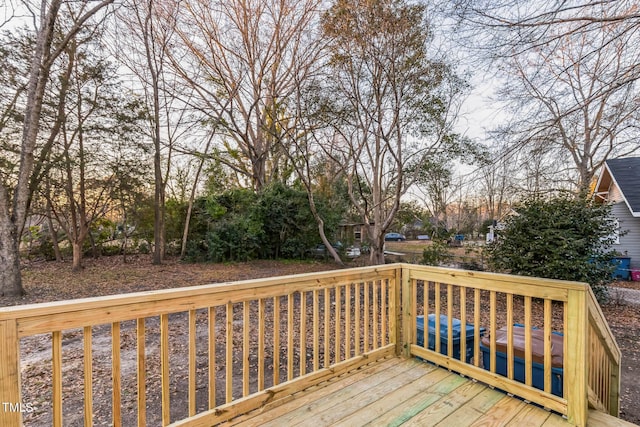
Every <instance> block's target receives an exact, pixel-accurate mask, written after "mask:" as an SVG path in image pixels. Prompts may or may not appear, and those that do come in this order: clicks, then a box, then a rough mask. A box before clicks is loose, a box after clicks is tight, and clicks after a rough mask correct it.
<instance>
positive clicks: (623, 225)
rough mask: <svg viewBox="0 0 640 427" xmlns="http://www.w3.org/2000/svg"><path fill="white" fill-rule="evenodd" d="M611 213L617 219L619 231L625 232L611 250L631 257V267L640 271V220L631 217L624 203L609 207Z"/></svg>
mask: <svg viewBox="0 0 640 427" xmlns="http://www.w3.org/2000/svg"><path fill="white" fill-rule="evenodd" d="M611 213H612V214H613V216H614V217H616V218H618V221H619V223H620V230H622V231H626V234H625V235H624V236H620V244H617V245H613V249H615V250H616V251H618V252H620V253H622V254H624V255H625V256H628V257H631V267H632V268H635V269H640V218H634V217H633V216H631V212H629V208H628V207H627V204H626V203H624V202H622V203H616V204H614V205H613V206H611Z"/></svg>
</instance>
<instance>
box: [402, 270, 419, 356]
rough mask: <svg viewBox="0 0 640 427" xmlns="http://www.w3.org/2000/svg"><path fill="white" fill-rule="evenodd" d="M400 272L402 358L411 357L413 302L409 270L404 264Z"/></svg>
mask: <svg viewBox="0 0 640 427" xmlns="http://www.w3.org/2000/svg"><path fill="white" fill-rule="evenodd" d="M399 270H400V283H401V285H400V287H401V294H402V308H401V310H402V321H401V322H400V328H401V329H402V331H401V332H402V333H401V334H399V337H401V339H402V341H401V343H402V345H401V353H400V354H401V355H402V356H403V357H411V343H412V342H413V335H414V331H413V330H412V328H411V325H412V324H413V322H412V321H411V318H412V316H414V315H415V313H413V312H412V311H413V301H412V296H413V292H411V279H410V274H409V268H407V266H406V265H405V264H403V265H402V268H401V269H399Z"/></svg>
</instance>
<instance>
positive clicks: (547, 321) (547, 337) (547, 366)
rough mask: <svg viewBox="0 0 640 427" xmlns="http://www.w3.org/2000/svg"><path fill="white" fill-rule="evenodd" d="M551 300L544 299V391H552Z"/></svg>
mask: <svg viewBox="0 0 640 427" xmlns="http://www.w3.org/2000/svg"><path fill="white" fill-rule="evenodd" d="M551 326H552V324H551V300H550V299H545V300H544V391H545V392H547V393H551V364H552V363H553V361H552V357H551Z"/></svg>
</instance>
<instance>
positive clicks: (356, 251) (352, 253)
mask: <svg viewBox="0 0 640 427" xmlns="http://www.w3.org/2000/svg"><path fill="white" fill-rule="evenodd" d="M345 255H346V256H347V258H358V257H359V256H360V255H361V252H360V248H358V247H356V246H349V247H348V248H347V251H346V252H345Z"/></svg>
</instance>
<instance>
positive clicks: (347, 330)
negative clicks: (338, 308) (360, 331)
mask: <svg viewBox="0 0 640 427" xmlns="http://www.w3.org/2000/svg"><path fill="white" fill-rule="evenodd" d="M344 292H345V294H344V311H345V314H344V340H345V348H344V359H345V360H348V359H350V358H351V285H347V286H345V291H344Z"/></svg>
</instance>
